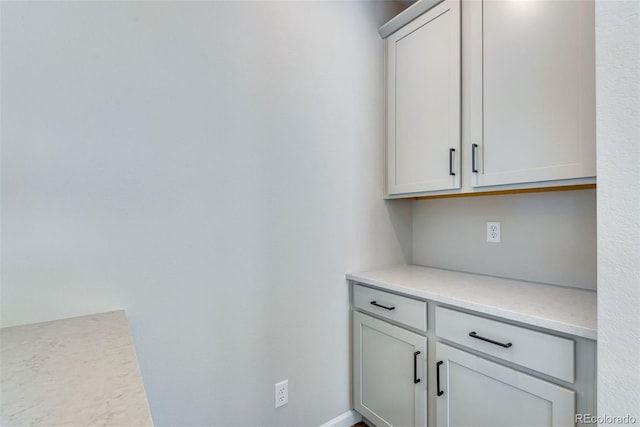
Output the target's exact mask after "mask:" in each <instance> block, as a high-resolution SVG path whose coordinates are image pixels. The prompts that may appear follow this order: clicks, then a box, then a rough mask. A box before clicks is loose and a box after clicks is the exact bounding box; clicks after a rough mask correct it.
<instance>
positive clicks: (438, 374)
mask: <svg viewBox="0 0 640 427" xmlns="http://www.w3.org/2000/svg"><path fill="white" fill-rule="evenodd" d="M443 363H444V362H443V361H442V360H441V361H439V362H438V363H436V386H437V388H438V396H442V395H443V394H444V391H442V390H440V365H442V364H443Z"/></svg>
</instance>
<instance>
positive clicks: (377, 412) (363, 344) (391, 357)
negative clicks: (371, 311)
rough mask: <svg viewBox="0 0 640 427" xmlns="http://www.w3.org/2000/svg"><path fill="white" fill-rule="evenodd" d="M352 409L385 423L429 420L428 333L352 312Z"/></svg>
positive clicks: (403, 425) (402, 426)
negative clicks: (418, 332)
mask: <svg viewBox="0 0 640 427" xmlns="http://www.w3.org/2000/svg"><path fill="white" fill-rule="evenodd" d="M353 343H354V345H353V387H354V391H353V397H354V402H353V403H354V408H355V409H356V410H357V411H358V412H359V413H360V414H362V415H363V416H364V417H365V418H367V420H369V421H371V422H372V423H373V424H375V425H376V426H378V427H382V426H398V427H409V426H421V427H425V426H426V425H427V396H426V392H427V378H426V372H427V370H426V368H427V363H426V362H427V357H426V355H427V338H426V337H425V336H422V335H419V334H417V333H414V332H411V331H409V330H407V329H404V328H401V327H399V326H395V325H392V324H390V323H388V322H385V321H382V320H379V319H376V318H373V317H371V316H367V315H365V314H363V313H360V312H354V313H353Z"/></svg>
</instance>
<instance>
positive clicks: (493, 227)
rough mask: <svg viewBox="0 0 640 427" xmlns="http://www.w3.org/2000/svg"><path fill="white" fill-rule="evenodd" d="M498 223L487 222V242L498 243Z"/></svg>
mask: <svg viewBox="0 0 640 427" xmlns="http://www.w3.org/2000/svg"><path fill="white" fill-rule="evenodd" d="M500 237H501V235H500V223H499V222H495V221H493V222H487V242H491V243H500Z"/></svg>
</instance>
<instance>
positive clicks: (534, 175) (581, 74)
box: [465, 0, 596, 186]
mask: <svg viewBox="0 0 640 427" xmlns="http://www.w3.org/2000/svg"><path fill="white" fill-rule="evenodd" d="M471 3H472V4H471V5H470V11H471V13H470V16H469V20H470V22H469V25H470V26H469V27H468V28H469V31H471V55H470V56H471V64H470V65H471V67H472V68H471V80H470V95H471V100H470V102H471V107H470V108H471V112H470V120H471V144H470V145H471V146H470V147H465V148H466V149H469V150H471V155H472V157H473V165H472V171H470V172H471V173H472V185H473V186H488V185H500V184H518V183H525V182H538V181H550V180H561V179H573V178H585V177H594V176H595V175H596V161H595V151H596V150H595V60H594V57H595V52H594V51H595V42H594V37H595V36H594V33H595V23H594V3H593V1H589V0H580V1H578V0H567V1H557V0H518V1H515V0H484V1H478V2H471Z"/></svg>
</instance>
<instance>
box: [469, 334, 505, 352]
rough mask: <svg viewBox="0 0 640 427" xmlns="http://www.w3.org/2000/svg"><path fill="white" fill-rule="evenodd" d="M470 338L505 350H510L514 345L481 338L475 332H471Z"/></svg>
mask: <svg viewBox="0 0 640 427" xmlns="http://www.w3.org/2000/svg"><path fill="white" fill-rule="evenodd" d="M469 336H470V337H471V338H475V339H478V340H482V341H486V342H490V343H491V344H495V345H499V346H500V347H504V348H509V347H511V346H512V345H513V344H512V343H510V342H508V343H506V344H504V343H501V342H498V341H494V340H491V339H489V338H485V337H481V336H480V335H478V334H476V333H475V331H474V332H469Z"/></svg>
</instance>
